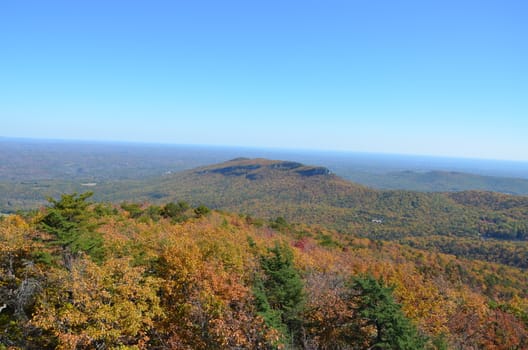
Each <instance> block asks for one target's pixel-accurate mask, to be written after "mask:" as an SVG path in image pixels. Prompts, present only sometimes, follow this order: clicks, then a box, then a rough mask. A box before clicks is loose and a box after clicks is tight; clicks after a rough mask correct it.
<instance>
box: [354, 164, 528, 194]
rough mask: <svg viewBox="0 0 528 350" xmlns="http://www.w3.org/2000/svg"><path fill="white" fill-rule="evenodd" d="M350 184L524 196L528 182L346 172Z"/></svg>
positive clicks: (451, 175) (436, 174) (412, 173)
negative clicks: (476, 191) (353, 182)
mask: <svg viewBox="0 0 528 350" xmlns="http://www.w3.org/2000/svg"><path fill="white" fill-rule="evenodd" d="M345 177H346V178H347V179H349V180H351V181H355V182H359V183H361V184H364V185H367V186H370V187H374V188H378V189H390V190H396V189H405V190H411V191H421V192H457V191H467V190H480V191H493V192H502V193H507V194H515V195H527V194H528V180H527V179H521V178H511V177H500V176H484V175H476V174H469V173H462V172H455V171H438V170H435V171H427V172H417V171H409V170H407V171H398V172H388V173H382V174H380V173H378V174H376V173H371V172H369V173H362V172H353V171H349V172H346V173H345Z"/></svg>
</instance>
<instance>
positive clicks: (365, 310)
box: [351, 275, 425, 350]
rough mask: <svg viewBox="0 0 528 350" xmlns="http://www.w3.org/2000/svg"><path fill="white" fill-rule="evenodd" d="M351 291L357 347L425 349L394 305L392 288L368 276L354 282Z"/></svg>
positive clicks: (396, 304)
mask: <svg viewBox="0 0 528 350" xmlns="http://www.w3.org/2000/svg"><path fill="white" fill-rule="evenodd" d="M351 289H352V300H353V301H354V304H355V305H356V314H357V316H358V317H359V318H360V319H359V320H358V321H359V322H358V324H357V328H358V329H357V335H356V337H358V338H359V340H360V341H359V343H361V344H363V346H365V345H366V346H367V348H369V349H373V350H382V349H390V350H417V349H424V346H425V339H423V337H421V336H420V335H419V334H418V331H417V329H416V327H415V326H414V325H413V324H412V323H411V322H410V321H409V319H407V318H406V317H405V315H404V314H403V312H402V311H401V307H400V305H399V304H398V303H396V302H395V301H394V298H393V296H392V289H391V288H388V287H385V286H383V284H382V283H381V282H380V281H378V280H377V279H375V278H374V277H372V276H371V275H367V276H360V277H356V278H354V279H353V280H352V284H351Z"/></svg>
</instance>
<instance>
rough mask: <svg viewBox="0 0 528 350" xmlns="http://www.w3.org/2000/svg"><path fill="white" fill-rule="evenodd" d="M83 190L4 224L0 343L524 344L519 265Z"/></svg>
mask: <svg viewBox="0 0 528 350" xmlns="http://www.w3.org/2000/svg"><path fill="white" fill-rule="evenodd" d="M90 196H91V193H85V194H81V195H78V194H71V195H63V196H62V197H61V198H58V199H51V200H50V203H49V205H48V206H47V207H46V208H42V209H40V210H38V211H34V212H31V213H26V214H24V215H9V216H4V217H2V218H1V219H0V269H1V273H0V276H1V277H0V310H1V311H0V344H1V345H0V348H1V349H53V348H59V349H147V348H148V349H170V348H172V349H526V348H527V347H528V294H527V293H528V290H527V289H526V286H527V285H528V277H527V275H526V273H525V271H523V270H521V269H518V268H514V267H509V266H506V265H502V264H496V263H490V262H483V261H479V260H472V259H463V258H457V257H455V256H453V255H448V254H442V253H437V252H433V251H425V250H421V249H416V248H411V247H409V246H405V245H400V244H398V243H396V242H383V241H379V240H372V239H368V238H364V237H359V236H357V235H355V234H353V233H351V232H349V233H347V234H341V233H339V232H337V231H334V230H330V229H325V228H322V227H320V226H309V225H304V224H292V223H289V222H288V221H287V220H285V219H284V218H282V217H277V218H274V219H273V220H263V219H259V218H256V217H252V216H248V215H243V214H229V213H226V212H219V211H214V210H213V211H212V210H210V209H209V208H208V207H206V206H203V205H199V206H191V205H189V204H188V203H186V202H183V201H177V202H168V203H165V204H161V205H148V204H137V203H133V202H123V203H121V204H120V205H112V204H106V203H92V202H90Z"/></svg>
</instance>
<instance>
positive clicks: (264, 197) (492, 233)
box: [96, 158, 528, 239]
mask: <svg viewBox="0 0 528 350" xmlns="http://www.w3.org/2000/svg"><path fill="white" fill-rule="evenodd" d="M102 190H103V193H106V198H105V196H103V197H102V198H103V199H107V200H112V199H114V200H115V199H130V200H132V199H135V200H143V201H146V202H158V203H160V202H169V201H178V200H185V201H189V202H191V203H192V204H195V205H198V204H204V205H207V206H210V207H212V208H215V209H222V210H229V211H235V212H240V213H245V214H250V215H254V216H258V217H268V218H273V217H279V216H283V217H285V218H286V219H287V220H292V221H296V222H301V221H302V222H306V223H310V224H320V225H324V226H327V227H333V228H336V229H339V230H342V231H347V230H348V231H350V230H352V231H361V232H362V233H363V234H364V235H367V236H370V237H377V238H390V239H395V238H398V237H406V236H409V235H411V236H426V235H437V234H440V235H454V236H466V237H480V236H483V237H497V238H506V239H526V238H528V221H527V220H528V211H527V210H526V208H528V197H522V196H509V195H504V194H497V193H491V192H478V191H469V192H462V193H423V192H412V191H402V190H398V191H380V190H374V189H371V188H368V187H365V186H363V185H359V184H355V183H351V182H349V181H346V180H344V179H342V178H340V177H338V176H336V175H335V174H332V173H331V172H330V171H329V170H328V169H327V168H324V167H318V166H307V165H303V164H301V163H297V162H290V161H276V160H267V159H246V158H237V159H233V160H231V161H228V162H225V163H221V164H216V165H212V166H207V167H200V168H196V169H192V170H188V171H184V172H181V173H176V174H170V175H167V176H165V177H164V178H163V179H161V180H155V181H151V182H149V183H143V184H142V186H140V187H136V188H135V189H134V190H130V189H129V190H127V191H126V193H123V192H116V191H113V192H112V190H111V188H106V189H105V188H103V189H102ZM96 194H99V195H100V196H101V194H100V192H98V191H96Z"/></svg>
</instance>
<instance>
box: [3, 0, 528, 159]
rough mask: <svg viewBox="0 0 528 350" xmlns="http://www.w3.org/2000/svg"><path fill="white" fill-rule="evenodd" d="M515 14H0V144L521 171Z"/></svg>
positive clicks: (113, 4) (250, 0)
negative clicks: (360, 159)
mask: <svg viewBox="0 0 528 350" xmlns="http://www.w3.org/2000/svg"><path fill="white" fill-rule="evenodd" d="M527 19H528V1H525V0H517V1H511V0H500V1H499V0H495V1H487V0H438V1H435V0H416V1H404V0H402V1H399V0H361V1H359V0H358V1H355V0H342V1H336V0H299V1H297V0H295V1H294V0H291V1H290V0H262V1H260V0H240V1H231V0H221V1H220V0H211V1H202V0H192V1H184V0H182V1H179V0H173V1H157V0H149V1H135V0H127V1H117V0H112V1H110V0H104V1H99V0H89V1H88V0H79V1H71V0H69V1H53V0H46V1H42V0H37V1H25V0H3V1H0V136H7V137H32V138H60V139H87V140H121V141H142V142H162V143H177V144H211V145H240V146H257V147H281V148H307V149H336V150H350V151H366V152H387V153H409V154H428V155H447V156H460V157H479V158H497V159H516V160H528V20H527Z"/></svg>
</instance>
